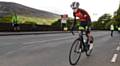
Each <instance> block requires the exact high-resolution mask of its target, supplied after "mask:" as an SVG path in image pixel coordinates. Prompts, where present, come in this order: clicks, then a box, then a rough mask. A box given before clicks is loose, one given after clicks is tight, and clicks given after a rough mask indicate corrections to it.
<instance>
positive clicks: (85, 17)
mask: <svg viewBox="0 0 120 66" xmlns="http://www.w3.org/2000/svg"><path fill="white" fill-rule="evenodd" d="M73 15H74V16H75V17H79V19H80V21H81V22H91V18H90V16H89V14H88V13H87V12H86V11H85V10H83V9H80V8H79V9H77V11H76V12H75V13H73Z"/></svg>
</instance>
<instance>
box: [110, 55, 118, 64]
mask: <svg viewBox="0 0 120 66" xmlns="http://www.w3.org/2000/svg"><path fill="white" fill-rule="evenodd" d="M117 56H118V54H114V55H113V58H112V59H111V62H112V63H114V62H116V60H117Z"/></svg>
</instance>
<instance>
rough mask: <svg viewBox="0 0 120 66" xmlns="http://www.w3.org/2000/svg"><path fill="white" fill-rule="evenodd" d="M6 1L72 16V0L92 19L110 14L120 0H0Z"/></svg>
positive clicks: (116, 7)
mask: <svg viewBox="0 0 120 66" xmlns="http://www.w3.org/2000/svg"><path fill="white" fill-rule="evenodd" d="M0 1H7V2H16V3H20V4H23V5H26V6H29V7H32V8H36V9H40V10H45V11H50V12H53V13H57V14H68V15H69V16H70V17H72V9H71V8H70V4H71V3H72V2H73V1H78V2H80V8H82V9H85V10H86V11H88V13H89V14H90V16H91V18H92V21H94V20H97V19H98V17H100V16H101V15H103V14H104V13H110V14H111V15H112V14H113V13H114V11H116V10H117V9H118V7H119V3H120V0H0Z"/></svg>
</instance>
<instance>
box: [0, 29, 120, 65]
mask: <svg viewBox="0 0 120 66" xmlns="http://www.w3.org/2000/svg"><path fill="white" fill-rule="evenodd" d="M92 34H93V35H94V38H95V39H94V50H93V53H92V55H91V56H90V57H86V56H85V54H84V53H83V54H82V56H81V58H80V60H79V62H78V64H77V65H76V66H120V34H119V33H117V32H114V36H113V37H111V36H110V32H109V31H94V32H92ZM75 38H77V34H76V35H75V36H73V35H72V34H71V33H59V34H40V35H13V36H0V66H71V65H70V64H69V60H68V57H69V50H70V47H71V45H72V42H73V41H74V40H75Z"/></svg>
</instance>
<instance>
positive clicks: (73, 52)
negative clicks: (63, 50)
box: [69, 39, 82, 65]
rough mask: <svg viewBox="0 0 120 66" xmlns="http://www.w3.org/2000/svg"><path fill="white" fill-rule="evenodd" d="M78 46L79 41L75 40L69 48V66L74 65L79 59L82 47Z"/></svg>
mask: <svg viewBox="0 0 120 66" xmlns="http://www.w3.org/2000/svg"><path fill="white" fill-rule="evenodd" d="M80 44H81V41H80V40H79V39H76V40H75V41H74V42H73V44H72V46H71V48H70V52H69V63H70V64H71V65H76V64H77V63H78V61H79V59H80V56H81V50H82V47H80Z"/></svg>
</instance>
